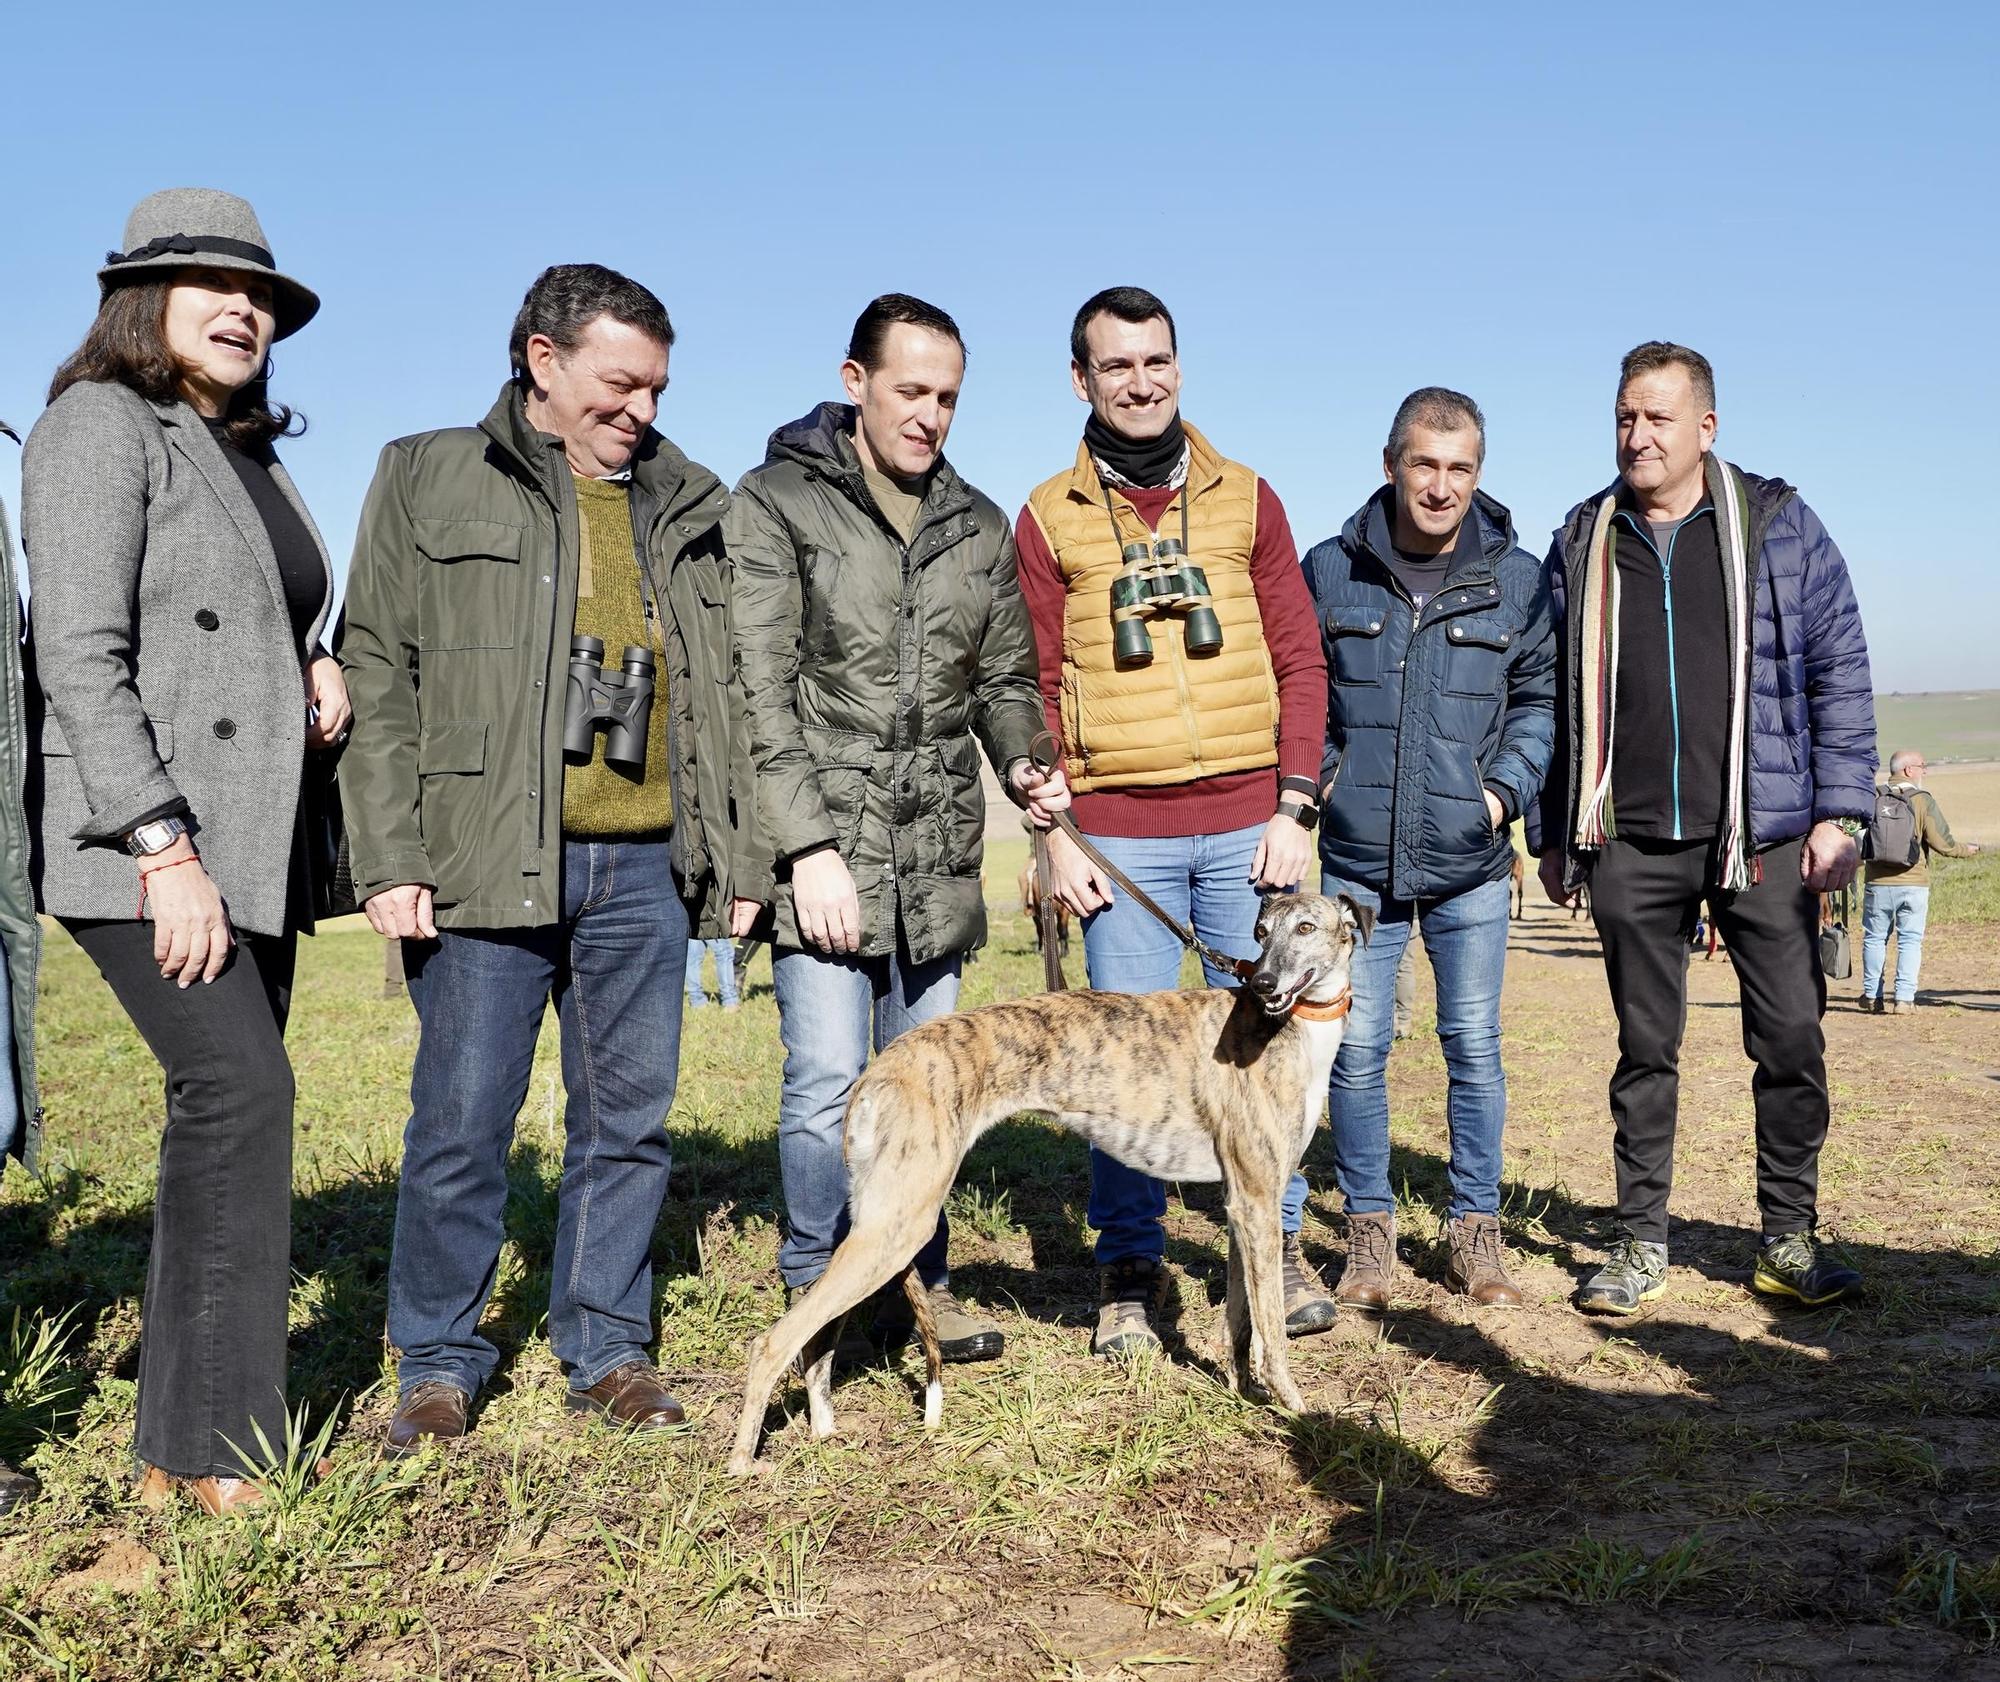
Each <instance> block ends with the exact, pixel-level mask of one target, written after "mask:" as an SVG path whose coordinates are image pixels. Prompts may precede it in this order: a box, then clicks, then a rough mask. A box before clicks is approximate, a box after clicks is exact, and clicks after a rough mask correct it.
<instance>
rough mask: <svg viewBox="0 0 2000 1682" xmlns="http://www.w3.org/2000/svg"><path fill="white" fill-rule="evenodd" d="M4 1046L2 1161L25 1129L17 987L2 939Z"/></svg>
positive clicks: (0, 1022)
mask: <svg viewBox="0 0 2000 1682" xmlns="http://www.w3.org/2000/svg"><path fill="white" fill-rule="evenodd" d="M0 1045H4V1046H5V1048H6V1054H7V1055H6V1066H5V1067H4V1068H0V1163H4V1162H5V1161H6V1159H7V1153H8V1152H9V1151H10V1150H12V1149H13V1148H14V1135H15V1134H16V1133H18V1132H19V1131H20V1130H21V1089H20V1087H19V1086H18V1085H16V1084H15V1080H14V990H13V983H12V981H11V980H10V978H9V977H8V974H7V944H6V942H5V941H0Z"/></svg>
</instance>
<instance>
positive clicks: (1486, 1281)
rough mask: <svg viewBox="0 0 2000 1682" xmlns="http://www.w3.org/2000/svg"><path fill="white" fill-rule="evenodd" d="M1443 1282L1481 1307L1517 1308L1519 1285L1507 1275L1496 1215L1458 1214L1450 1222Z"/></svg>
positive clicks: (1519, 1294) (1505, 1254)
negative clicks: (1447, 1256)
mask: <svg viewBox="0 0 2000 1682" xmlns="http://www.w3.org/2000/svg"><path fill="white" fill-rule="evenodd" d="M1444 1276H1445V1282H1446V1283H1447V1284H1448V1285H1450V1286H1451V1288H1452V1289H1453V1290H1454V1291H1456V1292H1458V1293H1459V1295H1460V1296H1466V1297H1470V1298H1471V1299H1472V1300H1473V1301H1474V1302H1476V1303H1478V1304H1479V1306H1480V1307H1481V1308H1519V1307H1520V1306H1521V1292H1520V1288H1519V1287H1518V1286H1517V1285H1515V1283H1514V1281H1513V1280H1511V1279H1509V1278H1508V1277H1507V1250H1506V1246H1504V1245H1503V1244H1502V1243H1501V1242H1500V1218H1499V1217H1498V1216H1497V1215H1461V1216H1459V1218H1458V1219H1457V1220H1455V1221H1453V1222H1452V1223H1451V1260H1450V1262H1449V1263H1447V1264H1446V1267H1445V1275H1444Z"/></svg>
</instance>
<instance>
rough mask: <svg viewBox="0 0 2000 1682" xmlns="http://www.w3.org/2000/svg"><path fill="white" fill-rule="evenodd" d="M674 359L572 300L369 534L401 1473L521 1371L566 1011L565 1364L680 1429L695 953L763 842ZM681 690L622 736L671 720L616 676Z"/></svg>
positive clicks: (384, 467)
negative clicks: (497, 1378)
mask: <svg viewBox="0 0 2000 1682" xmlns="http://www.w3.org/2000/svg"><path fill="white" fill-rule="evenodd" d="M672 343H673V328H672V325H671V324H670V323H669V321H668V319H667V313H666V311H665V309H664V308H662V307H661V304H660V301H659V300H658V299H657V298H656V297H654V296H653V294H652V293H651V292H649V291H647V290H646V288H645V287H643V286H640V285H639V284H638V283H637V282H635V281H631V280H628V279H627V278H626V277H624V276H623V275H619V274H616V273H614V272H613V271H611V270H609V269H606V268H602V267H600V266H599V265H597V264H594V263H578V264H565V265H561V266H559V267H557V268H553V269H550V270H548V271H547V272H546V273H544V274H543V275H542V276H541V277H540V278H539V279H538V280H537V281H536V282H535V284H534V286H533V287H531V288H530V289H529V292H528V295H527V298H526V300H525V301H524V302H523V304H522V306H521V312H520V315H519V316H518V318H517V319H516V321H515V324H514V332H513V338H512V341H511V344H510V347H509V349H510V354H511V358H512V361H513V366H514V378H513V380H512V381H510V382H509V384H508V385H507V386H506V388H505V389H504V390H503V391H502V392H501V395H500V400H499V402H498V403H496V404H495V405H494V407H493V411H492V413H491V414H489V415H488V416H487V417H486V419H485V421H484V422H482V423H481V424H480V425H479V426H478V427H476V428H473V427H459V428H453V429H448V430H446V431H442V432H431V433H425V434H423V435H422V436H419V437H415V438H406V439H402V440H400V441H399V442H397V443H394V444H391V445H390V446H389V447H388V448H387V449H386V450H385V451H384V452H383V454H382V462H381V466H380V468H379V469H378V471H377V473H376V477H375V483H374V485H373V487H372V488H371V489H370V491H369V494H368V502H367V506H366V507H365V509H364V510H363V513H362V518H361V531H360V536H359V540H358V542H357V544H356V548H355V555H354V565H353V568H352V570H351V572H350V573H349V575H348V596H347V608H346V621H345V627H344V632H343V636H342V640H341V645H340V654H341V660H342V663H343V665H344V666H345V667H346V668H347V674H348V692H349V694H350V696H351V697H352V699H353V703H354V733H353V738H352V740H351V741H350V742H349V743H348V745H347V751H346V756H345V759H344V761H343V763H342V766H341V785H342V790H343V794H344V803H345V806H346V815H347V820H348V827H349V834H350V837H351V846H352V854H353V871H354V880H355V886H356V890H357V892H358V894H359V896H360V897H361V898H362V899H364V900H365V902H366V910H367V913H368V918H369V921H370V922H371V923H372V924H373V925H374V926H375V928H376V929H377V930H378V931H380V932H381V933H383V934H385V935H393V936H398V937H401V938H402V940H403V941H404V967H405V970H406V973H407V976H408V981H409V989H410V997H411V999H412V1001H413V1002H414V1003H415V1005H416V1007H417V1013H418V1016H419V1018H420V1020H421V1022H422V1025H423V1032H422V1036H421V1038H420V1040H419V1042H418V1047H417V1057H416V1066H415V1068H414V1070H413V1072H412V1075H411V1082H410V1095H411V1103H412V1113H411V1116H410V1121H409V1127H408V1130H407V1132H406V1135H405V1140H404V1154H403V1175H402V1186H401V1191H400V1195H399V1198H398V1201H397V1208H396V1242H395V1253H394V1256H393V1258H392V1260H391V1263H390V1269H389V1335H390V1338H391V1340H392V1341H393V1342H394V1343H395V1344H396V1345H397V1346H398V1348H399V1349H400V1350H401V1355H402V1359H401V1368H400V1373H399V1379H400V1397H399V1400H398V1403H397V1409H396V1415H395V1418H394V1420H393V1421H392V1423H391V1425H390V1428H389V1449H390V1451H391V1452H392V1453H404V1452H407V1451H409V1450H410V1449H411V1448H413V1447H415V1446H416V1445H417V1444H418V1443H419V1442H421V1441H422V1440H423V1439H424V1438H426V1437H455V1436H458V1435H460V1434H461V1433H462V1432H463V1431H464V1429H465V1419H466V1409H467V1404H468V1402H469V1401H470V1399H471V1397H472V1396H473V1395H474V1394H476V1393H477V1391H478V1389H479V1386H480V1385H481V1384H482V1383H484V1382H485V1380H486V1379H487V1378H488V1377H490V1376H491V1374H492V1371H493V1368H494V1365H495V1363H496V1361H497V1360H498V1352H497V1350H495V1348H494V1346H493V1345H492V1343H491V1342H490V1341H488V1340H487V1338H486V1337H484V1336H483V1335H482V1334H481V1332H480V1330H479V1321H480V1317H481V1315H482V1313H483V1312H484V1309H485V1306H486V1301H487V1298H488V1296H489V1295H490V1293H491V1291H492V1287H493V1279H494V1271H495V1268H496V1266H497V1264H498V1261H499V1255H500V1246H501V1241H502V1238H503V1236H504V1233H503V1228H502V1212H503V1209H504V1207H505V1204H506V1200H507V1181H506V1158H507V1146H508V1142H509V1139H510V1138H511V1136H512V1131H513V1126H514V1119H515V1116H516V1115H517V1114H518V1113H519V1111H520V1108H521V1103H522V1100H523V1099H524V1098H525V1097H526V1095H527V1090H528V1079H529V1073H530V1070H531V1067H532V1064H533V1060H534V1051H535V1037H536V1033H537V1031H538V1029H539V1027H540V1024H541V1020H542V1015H543V1011H544V1009H545V1008H546V1006H547V1004H548V1002H549V1000H550V998H551V997H553V999H554V1001H555V1005H556V1010H557V1013H558V1017H559V1019H560V1022H561V1028H562V1057H563V1084H564V1087H565V1089H566V1092H567V1097H568V1107H567V1110H566V1112H565V1127H566V1132H567V1136H568V1144H567V1148H566V1150H565V1153H564V1158H563V1176H562V1188H561V1192H560V1195H559V1199H558V1204H557V1220H556V1232H555V1254H554V1258H553V1262H554V1266H553V1271H552V1279H551V1286H550V1302H549V1341H550V1344H551V1346H552V1347H553V1348H554V1350H555V1352H556V1354H557V1356H558V1357H559V1358H560V1359H561V1360H562V1361H563V1362H564V1364H565V1365H566V1366H567V1367H568V1369H569V1396H568V1400H569V1404H570V1405H571V1406H572V1407H575V1408H577V1409H579V1410H589V1411H595V1412H597V1413H600V1414H603V1415H606V1416H608V1417H609V1418H611V1419H612V1420H614V1421H615V1422H617V1423H619V1424H623V1425H629V1426H637V1427H640V1428H653V1427H658V1426H664V1425H669V1424H672V1423H675V1422H677V1421H678V1420H679V1419H680V1418H681V1409H680V1407H679V1405H678V1404H677V1403H676V1402H675V1401H674V1400H673V1399H672V1397H670V1396H668V1395H667V1393H666V1392H665V1390H664V1389H663V1388H662V1387H661V1384H660V1381H659V1377H658V1375H657V1374H656V1373H655V1372H654V1371H653V1369H652V1366H651V1365H650V1363H649V1362H648V1361H647V1359H646V1354H645V1350H646V1346H647V1344H649V1343H650V1342H651V1340H652V1336H653V1328H652V1275H651V1268H650V1264H649V1261H648V1256H649V1253H650V1249H651V1244H652V1235H653V1227H654V1225H655V1223H656V1222H657V1220H658V1218H659V1212H660V1205H661V1203H662V1201H663V1200H664V1198H665V1196H666V1190H667V1170H668V1162H669V1151H668V1144H667V1136H666V1131H665V1128H664V1126H663V1123H664V1121H665V1118H666V1114H667V1110H668V1108H669V1107H670V1106H671V1104H672V1102H673V1095H674V1083H675V1076H676V1073H677V1066H678V1060H679V1050H680V1014H681V1000H682V997H683V993H682V980H683V974H684V969H685V965H686V962H687V942H688V937H689V935H690V933H694V932H699V933H701V934H704V935H710V934H717V933H720V932H721V927H722V923H721V918H722V914H723V909H724V907H725V906H726V905H727V902H728V895H729V860H730V851H731V848H732V845H733V837H732V824H731V817H730V801H731V785H730V755H731V720H730V717H729V694H730V690H729V681H728V680H729V671H730V653H729V648H730V637H729V610H728V599H729V598H728V590H727V579H726V573H725V563H724V556H723V549H722V534H721V520H722V513H723V509H724V507H725V505H726V503H727V495H726V493H725V491H724V490H723V487H722V484H721V482H720V481H719V480H718V479H717V478H716V477H715V475H714V474H712V473H710V472H709V471H708V470H707V469H706V468H703V467H699V466H697V465H695V464H694V463H693V462H691V461H689V460H688V459H687V458H686V457H685V456H684V455H682V454H681V453H680V451H679V450H677V449H676V448H675V447H674V446H673V445H672V444H671V443H669V442H668V441H667V440H666V439H665V438H663V437H661V436H660V434H659V433H658V432H656V431H654V430H653V427H652V421H653V417H654V414H655V412H656V410H657V407H658V399H659V395H660V391H661V389H662V388H663V387H664V386H665V384H666V379H667V360H668V350H669V347H670V346H671V345H672ZM572 638H576V639H589V638H594V639H596V645H597V646H598V648H599V650H600V652H601V653H602V666H601V670H600V672H599V673H591V672H590V671H589V670H588V668H587V667H586V669H585V670H584V672H583V673H582V675H581V676H579V675H578V672H577V667H576V664H575V662H574V660H573V649H572ZM577 646H578V648H582V647H584V646H585V644H584V642H583V641H581V640H580V641H579V642H578V644H577ZM620 650H623V651H624V653H623V656H622V657H621V654H620V652H619V651H620ZM649 663H650V672H651V681H652V699H651V702H650V705H649V706H647V707H645V708H642V709H640V710H636V711H633V712H631V714H630V717H629V720H628V721H627V723H628V725H629V728H623V729H621V728H619V724H620V721H619V720H618V719H616V718H613V719H605V718H603V717H602V716H601V715H602V714H603V712H604V710H605V709H606V707H608V706H610V705H612V704H613V703H616V704H619V705H624V704H626V703H629V702H630V701H631V700H632V699H633V696H634V695H636V694H637V693H639V691H637V690H633V691H632V692H631V693H630V694H628V693H627V690H628V687H629V680H626V679H619V680H618V681H616V682H614V683H612V684H610V685H608V686H607V685H606V684H604V683H603V682H602V674H603V673H610V674H614V675H615V674H618V673H619V671H620V668H621V667H623V668H624V670H625V671H626V672H628V673H634V672H638V671H641V670H644V669H646V668H647V667H648V665H649ZM607 695H609V697H610V699H609V700H607ZM566 720H567V721H568V722H569V723H570V724H571V725H573V726H576V727H577V728H578V729H579V730H580V731H581V741H582V743H583V744H584V746H583V747H582V748H581V749H578V748H577V747H576V745H575V741H574V740H572V742H571V745H570V747H569V748H568V749H567V750H566V748H565V722H566Z"/></svg>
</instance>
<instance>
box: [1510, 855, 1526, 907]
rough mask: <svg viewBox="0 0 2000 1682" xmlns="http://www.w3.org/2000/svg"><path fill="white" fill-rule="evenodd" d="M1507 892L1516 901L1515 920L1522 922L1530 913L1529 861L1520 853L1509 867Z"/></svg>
mask: <svg viewBox="0 0 2000 1682" xmlns="http://www.w3.org/2000/svg"><path fill="white" fill-rule="evenodd" d="M1507 877H1508V883H1507V892H1508V893H1509V894H1510V895H1511V896H1512V898H1513V901H1514V921H1515V922H1517V923H1518V922H1520V921H1521V920H1522V919H1524V918H1525V917H1526V916H1527V915H1528V861H1527V860H1526V859H1525V858H1523V857H1522V856H1521V855H1520V854H1519V853H1516V854H1515V855H1514V862H1513V863H1512V864H1510V865H1508V867H1507Z"/></svg>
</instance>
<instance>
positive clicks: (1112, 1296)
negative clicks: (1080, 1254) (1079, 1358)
mask: <svg viewBox="0 0 2000 1682" xmlns="http://www.w3.org/2000/svg"><path fill="white" fill-rule="evenodd" d="M1166 1297H1167V1274H1166V1269H1165V1268H1163V1267H1162V1266H1161V1265H1160V1264H1159V1262H1157V1261H1156V1260H1154V1259H1153V1257H1151V1256H1125V1257H1122V1258H1121V1259H1119V1260H1118V1261H1115V1262H1112V1263H1111V1264H1110V1265H1109V1266H1108V1267H1100V1268H1099V1269H1098V1270H1097V1331H1096V1333H1095V1334H1094V1335H1093V1336H1092V1338H1091V1340H1090V1352H1091V1354H1093V1355H1136V1354H1138V1353H1139V1352H1140V1351H1141V1350H1142V1349H1157V1348H1159V1347H1160V1332H1159V1327H1158V1325H1157V1324H1156V1320H1157V1317H1158V1315H1159V1312H1160V1309H1161V1308H1162V1307H1163V1306H1164V1305H1165V1303H1166Z"/></svg>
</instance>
